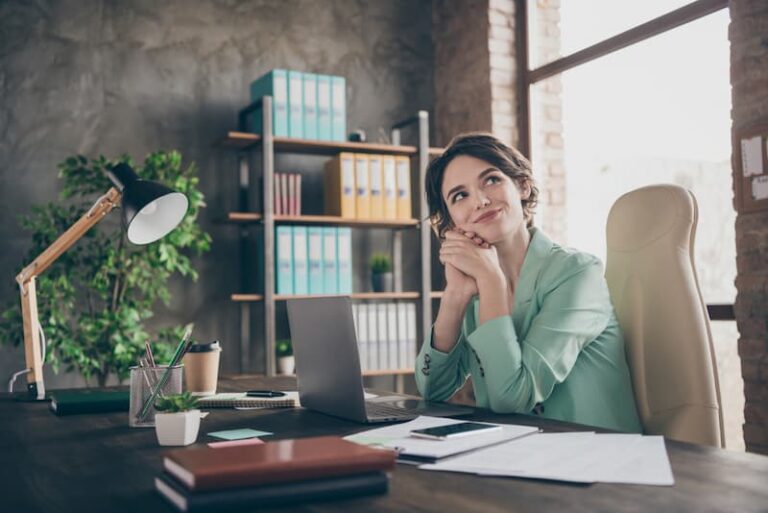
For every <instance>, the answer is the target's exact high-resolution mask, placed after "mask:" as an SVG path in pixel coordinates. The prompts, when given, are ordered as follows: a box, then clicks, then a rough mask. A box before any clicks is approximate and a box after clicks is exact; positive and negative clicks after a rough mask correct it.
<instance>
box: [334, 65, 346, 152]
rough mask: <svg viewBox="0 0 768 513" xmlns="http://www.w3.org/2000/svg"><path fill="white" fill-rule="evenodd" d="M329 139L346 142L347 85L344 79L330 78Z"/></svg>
mask: <svg viewBox="0 0 768 513" xmlns="http://www.w3.org/2000/svg"><path fill="white" fill-rule="evenodd" d="M331 138H332V139H333V140H334V141H346V140H347V85H346V81H345V80H344V77H331Z"/></svg>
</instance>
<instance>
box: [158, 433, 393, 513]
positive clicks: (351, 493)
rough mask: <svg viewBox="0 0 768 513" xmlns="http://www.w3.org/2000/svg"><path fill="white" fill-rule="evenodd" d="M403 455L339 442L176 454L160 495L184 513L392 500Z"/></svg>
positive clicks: (170, 455) (167, 463) (169, 459)
mask: <svg viewBox="0 0 768 513" xmlns="http://www.w3.org/2000/svg"><path fill="white" fill-rule="evenodd" d="M395 458H396V452H395V451H390V450H382V449H372V448H370V447H365V446H362V445H358V444H356V443H352V442H348V441H346V440H343V439H341V438H338V437H334V436H324V437H313V438H301V439H292V440H278V441H275V442H267V443H265V444H260V445H247V446H237V447H232V446H230V447H220V448H212V447H197V448H192V449H177V450H173V451H169V452H167V453H166V454H165V457H164V459H163V469H164V470H165V472H163V473H162V474H161V475H159V476H157V477H156V478H155V488H156V489H157V491H158V492H159V493H160V494H161V495H162V496H163V497H164V498H165V499H166V500H168V501H169V502H170V503H171V504H172V505H173V506H175V507H176V508H177V509H178V510H179V511H188V512H194V511H232V510H238V509H243V508H252V507H254V506H258V507H268V506H275V505H283V504H295V503H299V502H307V501H321V500H332V499H341V498H347V497H356V496H361V495H372V494H382V493H386V492H387V489H388V485H389V476H388V472H391V471H392V470H393V469H394V466H395Z"/></svg>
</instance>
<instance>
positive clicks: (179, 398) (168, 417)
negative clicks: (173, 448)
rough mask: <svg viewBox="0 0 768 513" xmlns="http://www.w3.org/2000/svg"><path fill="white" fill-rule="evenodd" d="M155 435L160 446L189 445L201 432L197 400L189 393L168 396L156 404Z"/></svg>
mask: <svg viewBox="0 0 768 513" xmlns="http://www.w3.org/2000/svg"><path fill="white" fill-rule="evenodd" d="M155 409H156V410H158V412H157V413H156V414H155V433H156V434H157V441H158V443H159V444H160V445H189V444H191V443H194V441H195V440H197V434H198V432H199V431H200V410H198V409H197V398H196V397H193V396H192V394H190V393H189V392H184V393H182V394H173V395H167V396H165V397H161V398H159V399H158V400H157V401H156V402H155Z"/></svg>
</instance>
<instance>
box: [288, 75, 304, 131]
mask: <svg viewBox="0 0 768 513" xmlns="http://www.w3.org/2000/svg"><path fill="white" fill-rule="evenodd" d="M288 136H289V137H293V138H295V139H303V138H304V74H303V73H302V72H300V71H288Z"/></svg>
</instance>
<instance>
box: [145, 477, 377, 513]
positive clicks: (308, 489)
mask: <svg viewBox="0 0 768 513" xmlns="http://www.w3.org/2000/svg"><path fill="white" fill-rule="evenodd" d="M388 486H389V478H388V477H387V474H386V473H384V472H369V473H366V474H356V475H351V476H341V477H331V478H323V479H313V480H310V481H301V482H298V483H294V482H292V483H278V484H271V485H265V486H250V487H245V488H234V489H229V490H218V491H212V492H202V493H199V492H190V491H189V490H187V489H186V488H184V487H183V486H182V485H180V484H179V483H178V482H177V481H176V480H175V479H173V478H172V477H170V476H169V475H168V474H165V473H163V474H161V475H160V476H158V477H156V478H155V488H156V489H157V491H158V492H159V493H160V495H162V496H163V497H164V498H165V499H166V500H167V501H168V502H170V503H171V504H172V505H173V506H175V507H176V509H178V510H179V511H185V512H189V513H194V512H196V511H217V512H218V511H244V510H250V509H251V508H253V507H254V505H256V504H257V505H258V507H259V508H263V507H268V506H277V505H286V504H296V503H300V502H309V501H312V502H315V501H323V500H332V499H345V498H349V497H359V496H362V495H374V494H382V493H387V488H388Z"/></svg>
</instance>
